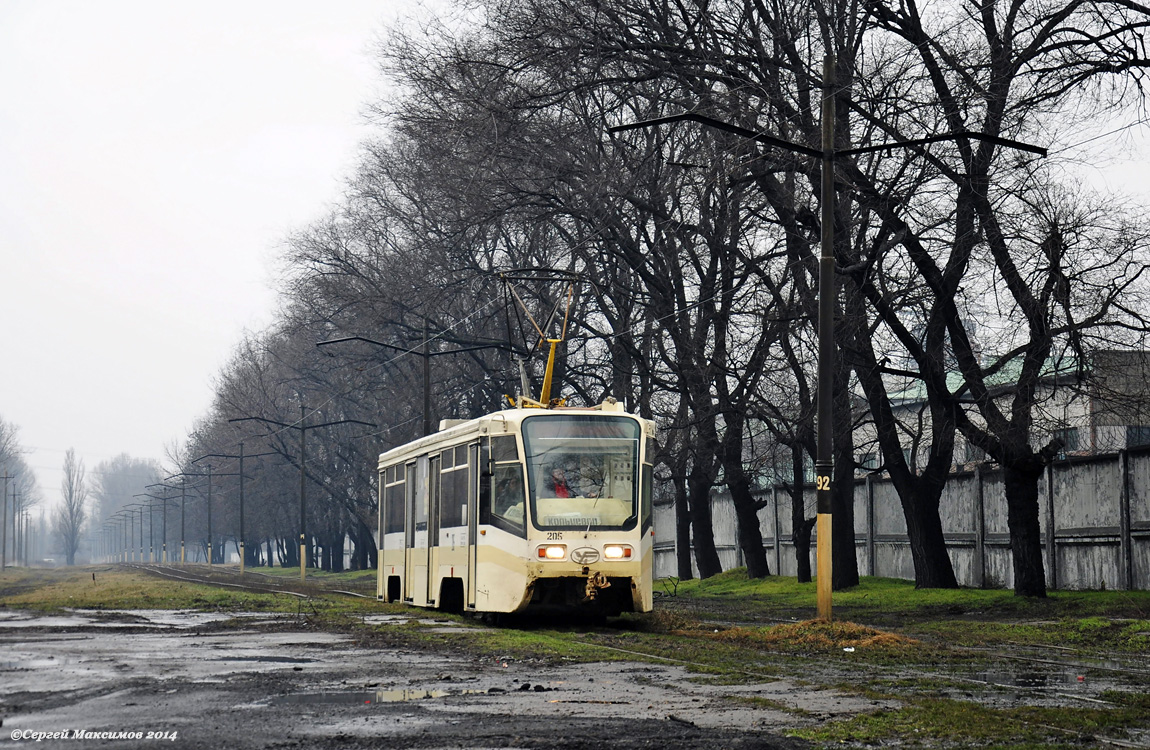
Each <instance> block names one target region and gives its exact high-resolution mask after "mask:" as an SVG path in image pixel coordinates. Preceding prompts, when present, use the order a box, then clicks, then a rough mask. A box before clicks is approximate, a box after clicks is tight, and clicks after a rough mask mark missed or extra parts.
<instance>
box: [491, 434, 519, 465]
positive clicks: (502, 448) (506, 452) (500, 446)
mask: <svg viewBox="0 0 1150 750" xmlns="http://www.w3.org/2000/svg"><path fill="white" fill-rule="evenodd" d="M518 459H519V446H517V445H516V444H515V436H514V435H499V436H497V437H493V438H491V460H493V461H495V462H496V463H501V462H503V461H517V460H518Z"/></svg>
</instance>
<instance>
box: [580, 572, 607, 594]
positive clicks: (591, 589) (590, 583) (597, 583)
mask: <svg viewBox="0 0 1150 750" xmlns="http://www.w3.org/2000/svg"><path fill="white" fill-rule="evenodd" d="M607 588H611V582H610V581H609V580H607V576H605V575H603V572H602V571H599V570H596V571H595V572H594V573H592V574H590V575H589V576H587V588H586V589H585V591H584V595H583V601H584V602H593V601H595V600H596V599H597V598H598V597H599V592H600V591H601V590H603V589H607Z"/></svg>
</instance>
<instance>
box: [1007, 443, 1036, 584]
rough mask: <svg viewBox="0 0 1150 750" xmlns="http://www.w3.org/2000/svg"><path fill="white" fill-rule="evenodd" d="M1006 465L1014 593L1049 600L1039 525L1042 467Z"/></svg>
mask: <svg viewBox="0 0 1150 750" xmlns="http://www.w3.org/2000/svg"><path fill="white" fill-rule="evenodd" d="M1032 463H1034V465H1035V466H1037V470H1036V469H1035V468H1032V467H1031V466H1029V465H1027V466H1024V467H1019V466H1018V465H1017V464H1015V465H1013V466H1012V465H1010V464H1007V463H1004V464H1003V466H1002V478H1003V484H1004V489H1005V491H1006V517H1007V523H1008V525H1009V527H1010V553H1011V558H1012V564H1013V567H1014V593H1015V594H1016V595H1018V596H1036V597H1045V596H1046V569H1045V566H1044V564H1043V561H1042V533H1041V531H1040V530H1039V525H1038V508H1039V504H1038V482H1039V480H1040V479H1041V478H1042V467H1041V464H1040V463H1038V462H1037V461H1035V462H1032Z"/></svg>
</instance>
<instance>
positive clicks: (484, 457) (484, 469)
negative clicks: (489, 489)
mask: <svg viewBox="0 0 1150 750" xmlns="http://www.w3.org/2000/svg"><path fill="white" fill-rule="evenodd" d="M479 475H480V476H482V477H484V478H487V479H490V478H491V477H493V476H495V460H494V459H492V458H491V446H490V445H484V446H482V447H481V448H480V449H479Z"/></svg>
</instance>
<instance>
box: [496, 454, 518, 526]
mask: <svg viewBox="0 0 1150 750" xmlns="http://www.w3.org/2000/svg"><path fill="white" fill-rule="evenodd" d="M494 479H495V497H494V503H493V505H492V508H491V514H492V515H493V516H495V517H496V518H499V519H502V520H504V521H507V522H508V523H510V524H512V525H513V526H515V527H516V528H517V529H522V528H523V518H524V508H525V506H524V498H525V496H526V495H525V493H524V489H523V467H522V466H520V465H519V464H518V463H514V464H503V465H498V464H497V465H496V466H495V477H494Z"/></svg>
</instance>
